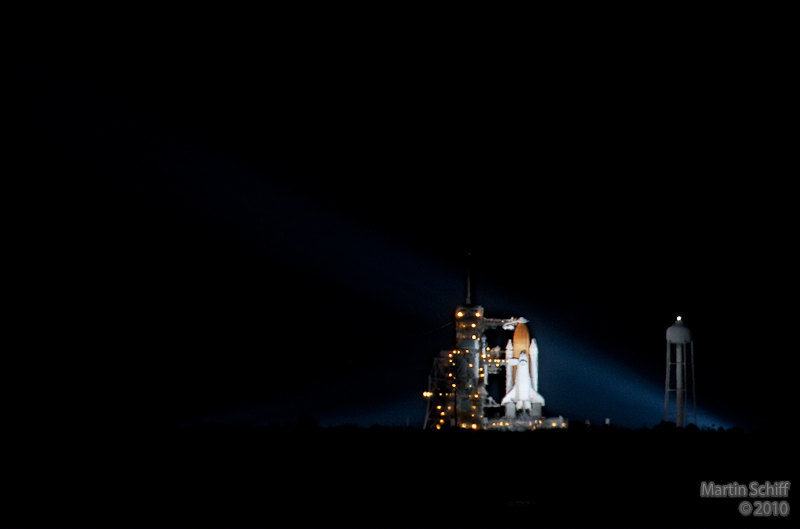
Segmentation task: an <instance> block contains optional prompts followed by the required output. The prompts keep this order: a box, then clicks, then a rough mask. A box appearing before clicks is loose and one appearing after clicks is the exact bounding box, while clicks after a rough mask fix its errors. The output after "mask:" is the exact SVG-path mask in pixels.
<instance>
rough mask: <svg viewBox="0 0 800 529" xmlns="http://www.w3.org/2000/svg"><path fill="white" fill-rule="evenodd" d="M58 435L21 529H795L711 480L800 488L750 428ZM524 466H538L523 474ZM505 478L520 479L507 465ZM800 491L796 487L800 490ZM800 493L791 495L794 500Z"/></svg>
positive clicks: (781, 453) (25, 486) (774, 444)
mask: <svg viewBox="0 0 800 529" xmlns="http://www.w3.org/2000/svg"><path fill="white" fill-rule="evenodd" d="M58 435H60V434H59V432H50V434H49V435H41V436H40V437H38V438H37V439H34V440H31V439H28V440H26V441H25V442H24V443H23V445H24V446H22V447H20V446H18V445H13V446H12V447H9V448H7V450H11V451H12V452H11V453H17V454H19V452H15V450H22V452H21V453H22V454H23V455H22V456H21V457H15V458H14V459H13V463H12V464H11V465H10V466H9V465H6V468H5V469H4V474H5V478H6V482H7V483H9V484H12V485H13V486H12V487H11V488H6V490H7V491H10V492H6V495H5V498H4V504H5V507H4V514H3V520H4V523H3V525H5V526H18V527H55V526H58V527H112V526H113V527H256V526H257V527H753V526H759V527H792V526H795V527H796V515H794V514H793V515H791V516H790V517H788V518H760V519H754V518H752V517H750V518H745V517H742V516H741V515H739V514H738V512H737V506H738V503H739V501H740V500H738V499H710V498H701V497H700V495H699V490H700V482H701V481H715V482H716V483H727V482H730V481H738V482H739V483H749V482H750V481H753V480H756V481H759V482H763V481H766V480H770V481H782V480H787V479H788V480H792V479H794V478H796V475H797V474H796V468H795V467H794V466H791V467H790V466H789V457H790V453H791V452H790V449H792V447H796V446H797V444H796V441H797V439H796V438H792V437H790V436H786V435H778V434H770V433H761V434H748V433H742V432H737V431H728V432H718V431H683V430H679V431H674V430H672V431H660V432H659V431H652V430H650V431H646V430H642V431H625V430H615V429H610V430H600V429H595V430H582V429H573V430H570V431H552V432H535V433H534V432H531V433H518V434H509V433H500V432H451V433H439V432H421V431H414V430H393V429H383V428H373V429H369V430H359V429H350V428H346V427H343V428H338V429H318V428H315V427H314V425H313V423H309V424H307V425H303V424H302V423H300V424H299V425H297V426H292V427H275V428H268V429H258V430H253V429H232V430H224V429H207V430H204V429H192V430H182V431H173V432H172V433H170V434H167V433H165V432H164V430H161V431H160V432H158V433H155V432H154V433H152V434H143V433H141V432H140V433H138V434H131V433H130V432H127V433H126V432H108V431H107V432H100V433H98V434H97V435H95V436H93V437H80V438H78V437H71V438H70V439H69V440H68V441H67V442H61V443H60V444H58V445H55V446H57V447H56V448H54V444H53V442H52V439H53V437H55V436H58ZM520 460H521V461H522V462H524V464H525V465H526V467H527V468H529V469H531V470H529V471H525V472H520V471H516V470H514V469H513V465H514V463H515V461H520ZM506 469H507V470H506ZM792 492H793V491H792ZM795 495H796V493H794V494H792V493H790V496H789V498H788V500H789V502H790V505H792V506H793V507H794V505H793V502H792V501H791V500H792V498H793V496H795Z"/></svg>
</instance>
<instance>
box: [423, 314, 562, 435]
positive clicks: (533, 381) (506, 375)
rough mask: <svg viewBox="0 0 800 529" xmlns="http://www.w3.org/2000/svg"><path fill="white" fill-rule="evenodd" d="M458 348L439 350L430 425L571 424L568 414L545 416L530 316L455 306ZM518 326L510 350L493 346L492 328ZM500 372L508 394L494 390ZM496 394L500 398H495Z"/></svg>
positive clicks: (519, 427) (429, 395) (429, 393)
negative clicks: (502, 315)
mask: <svg viewBox="0 0 800 529" xmlns="http://www.w3.org/2000/svg"><path fill="white" fill-rule="evenodd" d="M454 318H455V321H454V323H455V331H456V332H455V334H456V336H455V347H454V348H453V349H448V350H443V351H440V352H439V354H438V355H437V356H436V357H435V358H434V360H433V366H432V367H431V373H430V376H429V377H428V389H427V390H426V391H425V392H423V396H424V397H425V398H426V399H427V400H428V406H427V412H426V414H425V425H424V427H425V429H434V430H442V429H450V428H462V429H470V430H506V431H527V430H537V429H553V428H566V427H567V421H566V420H564V418H563V417H560V416H559V417H544V416H543V414H542V409H543V407H544V404H545V400H544V397H542V395H540V394H539V347H538V344H537V343H536V339H535V338H533V339H531V338H530V335H529V332H528V327H527V325H526V324H527V323H528V320H526V319H525V318H508V319H497V318H487V317H486V315H485V312H484V309H483V307H481V306H480V305H474V306H472V305H467V306H460V307H456V310H455V313H454ZM492 329H497V330H501V331H509V332H511V331H513V336H512V337H511V338H510V339H508V341H507V343H506V345H505V349H501V348H500V346H499V345H495V346H494V347H491V346H490V344H489V343H488V338H487V336H486V331H487V330H492ZM497 377H501V379H502V381H504V387H505V392H504V393H503V395H499V394H498V395H495V396H493V395H492V394H491V389H492V386H496V385H497V384H493V383H490V382H496V379H497ZM495 397H497V398H495Z"/></svg>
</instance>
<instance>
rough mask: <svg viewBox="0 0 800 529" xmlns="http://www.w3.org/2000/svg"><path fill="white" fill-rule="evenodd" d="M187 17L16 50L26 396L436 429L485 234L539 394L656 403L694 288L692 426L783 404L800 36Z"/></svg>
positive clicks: (791, 293)
mask: <svg viewBox="0 0 800 529" xmlns="http://www.w3.org/2000/svg"><path fill="white" fill-rule="evenodd" d="M186 25H187V26H191V30H190V31H188V32H187V33H180V34H173V32H172V29H173V28H171V27H170V25H169V23H168V22H167V23H165V27H164V28H161V29H160V30H159V31H156V32H155V34H154V33H150V32H144V31H142V32H139V31H134V30H132V29H131V28H126V30H125V31H123V32H122V33H121V34H118V32H117V30H118V29H119V28H117V27H116V26H113V25H110V26H109V27H108V28H107V29H106V30H105V31H103V32H101V33H98V34H92V35H91V36H87V34H86V33H82V32H77V31H76V33H75V34H68V35H64V38H61V35H60V34H59V35H52V34H48V36H47V37H42V38H38V37H36V36H35V35H33V36H29V38H28V39H27V40H22V41H20V42H19V43H18V45H17V47H16V50H17V51H16V54H15V58H16V59H18V60H17V61H15V63H14V65H13V66H12V69H11V70H10V75H9V76H7V81H6V82H7V83H10V84H11V85H12V87H13V88H14V93H15V95H14V97H13V98H11V99H9V100H8V101H7V105H8V106H9V107H10V108H11V113H12V120H11V124H12V128H11V131H12V136H13V140H12V141H11V143H10V147H11V148H10V152H11V160H10V163H9V165H7V166H6V167H7V169H6V171H4V173H5V178H4V185H5V187H6V191H5V193H4V198H5V201H4V202H5V206H4V213H5V218H6V221H5V225H6V236H5V251H4V256H5V257H4V259H5V261H6V265H7V266H6V272H5V277H6V286H5V291H6V302H7V305H6V306H7V309H9V310H8V314H7V315H6V321H7V325H8V326H9V328H10V329H11V333H12V336H13V339H11V340H9V342H8V343H9V344H10V345H9V346H8V347H7V348H6V350H5V354H4V356H5V359H6V364H7V367H6V368H5V369H4V375H5V377H7V378H8V381H7V382H5V383H4V389H5V390H6V391H7V392H8V393H7V397H6V398H5V399H4V400H5V402H4V407H5V408H6V410H7V411H6V412H5V416H6V419H7V420H11V421H13V422H15V423H17V424H23V425H27V426H30V427H49V426H51V425H59V426H66V427H68V428H75V429H76V430H79V429H87V428H88V429H91V428H95V427H104V426H108V425H112V426H131V425H133V426H141V427H148V428H149V427H167V426H174V425H187V424H204V423H209V422H210V423H226V424H274V423H280V422H286V421H295V420H297V419H298V418H299V417H304V416H310V417H313V418H314V419H315V420H316V421H318V422H319V423H321V424H323V425H334V424H342V423H356V424H361V425H365V426H367V425H369V424H372V423H379V424H385V425H405V424H406V423H407V422H408V423H409V424H411V425H412V426H417V427H419V426H421V424H422V420H423V414H424V401H423V399H422V398H421V393H422V391H423V390H424V389H425V384H426V378H427V375H428V372H429V369H430V365H431V359H432V358H433V356H434V355H435V354H436V353H437V352H438V351H439V349H446V348H449V347H451V346H452V341H453V328H452V326H448V325H447V324H448V323H449V322H450V320H451V318H452V313H453V309H454V307H455V306H456V305H457V304H460V303H463V299H464V273H465V266H466V265H465V254H466V252H467V251H471V252H472V253H473V258H472V270H473V279H474V281H473V284H474V296H473V297H474V300H475V301H477V302H478V303H480V304H481V305H482V306H483V307H484V308H485V309H486V313H487V315H489V316H490V317H510V316H524V317H526V318H528V319H529V320H530V322H531V323H530V324H529V326H530V327H531V329H532V334H533V335H534V336H536V337H537V338H538V340H539V347H540V354H541V356H540V388H541V392H542V394H543V395H544V396H545V398H546V399H547V407H546V413H548V414H555V415H558V414H562V415H564V416H565V417H568V418H569V419H571V420H573V421H579V422H583V420H584V419H586V418H589V419H591V420H592V421H593V422H600V421H602V419H603V418H605V417H610V418H611V420H612V421H613V422H614V423H615V424H620V425H624V426H630V427H639V426H641V425H646V426H648V427H649V426H653V425H654V424H656V423H658V421H660V420H661V406H662V403H663V400H662V399H663V379H664V333H665V329H666V328H667V327H668V326H669V325H670V324H671V323H672V322H673V321H674V319H675V317H676V316H677V315H682V316H683V318H684V321H685V322H686V324H687V325H688V326H689V327H690V328H691V330H692V332H693V335H694V338H695V346H696V351H697V359H696V361H697V365H696V369H697V392H698V404H699V408H700V415H701V421H705V423H706V424H711V423H713V424H715V425H725V426H741V427H744V428H747V429H750V428H756V429H757V428H779V427H782V426H785V425H786V424H787V423H788V420H789V419H788V416H789V413H790V412H793V411H794V410H790V407H789V402H792V401H793V400H796V399H795V398H794V395H793V393H790V391H791V389H792V386H791V382H792V381H793V379H794V378H795V377H794V376H793V375H790V369H789V362H790V361H791V359H792V355H793V354H794V351H795V349H796V347H793V346H792V343H793V342H791V341H789V340H788V338H787V336H788V331H789V329H792V328H794V327H795V326H796V321H795V320H796V318H795V317H794V315H795V314H796V308H795V304H796V302H795V301H794V300H795V298H796V295H797V280H796V270H797V257H796V247H797V242H796V241H797V235H796V233H797V231H796V219H795V215H794V211H795V209H796V205H795V203H796V199H795V196H796V191H795V189H794V187H795V182H794V178H791V175H793V174H795V173H796V169H792V167H793V165H791V162H793V161H794V157H795V156H794V154H795V150H796V145H794V144H795V143H796V142H795V141H792V140H793V136H792V132H791V131H792V130H793V127H794V123H795V121H796V120H794V119H793V118H792V117H791V116H790V114H789V103H788V100H789V99H788V96H789V93H790V92H792V90H790V85H789V71H787V68H786V66H785V65H784V64H783V62H782V59H781V58H780V55H779V54H778V53H777V51H778V50H780V49H782V43H780V42H778V41H777V40H776V41H774V42H773V41H762V42H761V47H759V48H753V47H750V45H749V44H741V45H734V44H731V43H730V42H727V41H725V40H724V39H723V40H721V41H720V40H715V39H709V40H707V41H695V40H691V39H682V38H679V37H678V36H676V37H675V40H673V41H669V42H655V43H649V44H650V45H648V46H642V45H641V40H640V38H641V36H639V37H636V38H633V40H626V39H612V40H613V44H610V45H609V46H604V47H602V48H598V47H595V46H594V45H590V43H586V42H581V43H577V42H573V41H570V40H569V39H563V40H550V39H546V38H544V37H536V38H531V39H528V38H526V36H525V35H524V34H523V33H516V32H514V31H511V32H509V34H507V35H505V36H504V39H503V40H497V39H494V38H491V39H488V38H487V39H485V40H482V38H481V35H483V33H481V32H480V31H479V29H480V28H479V27H472V28H471V30H470V31H467V30H464V31H465V33H468V34H471V35H473V36H474V37H475V38H474V39H467V38H466V37H465V35H461V34H459V35H458V36H453V35H451V34H450V33H449V32H445V31H443V30H442V27H441V25H440V23H438V22H436V23H431V25H430V27H425V28H424V29H421V28H417V29H416V30H414V31H412V30H411V29H410V28H407V27H405V26H403V27H404V28H405V29H401V28H396V27H391V28H388V27H383V26H379V25H376V26H373V27H372V28H371V29H364V28H360V27H359V30H358V31H355V30H353V29H352V28H349V27H348V28H344V27H343V26H340V25H329V24H327V23H326V21H325V20H324V17H320V18H314V20H313V21H312V20H309V19H304V18H301V19H292V21H291V23H290V22H285V23H284V22H282V21H281V20H276V21H272V22H271V23H269V24H266V25H265V26H262V27H260V28H259V29H258V30H256V28H255V27H254V26H248V27H247V28H238V27H237V26H236V25H235V24H234V25H225V27H224V28H219V27H217V26H214V25H213V24H211V25H209V23H208V22H206V23H205V24H204V25H203V26H202V27H200V26H192V25H191V24H189V23H187V24H186ZM67 33H69V32H67ZM67 37H68V38H67ZM779 37H780V35H776V36H775V39H778V38H779ZM637 39H638V40H637ZM505 339H507V338H503V341H502V342H501V343H500V342H499V343H496V344H492V345H501V347H502V346H504V345H505ZM790 395H791V396H790Z"/></svg>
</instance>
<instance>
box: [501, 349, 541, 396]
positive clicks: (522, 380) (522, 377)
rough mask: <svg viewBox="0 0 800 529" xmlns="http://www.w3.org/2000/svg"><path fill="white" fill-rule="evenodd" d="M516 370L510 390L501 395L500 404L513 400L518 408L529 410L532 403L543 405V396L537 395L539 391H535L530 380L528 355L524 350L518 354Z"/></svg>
mask: <svg viewBox="0 0 800 529" xmlns="http://www.w3.org/2000/svg"><path fill="white" fill-rule="evenodd" d="M537 371H538V369H537ZM516 372H517V373H516V376H515V378H514V385H513V386H512V387H511V391H509V392H508V394H507V395H506V396H505V397H503V401H502V402H501V403H500V404H507V403H509V402H513V403H514V404H515V405H516V407H517V409H518V410H530V409H531V407H532V405H533V404H541V405H542V406H544V397H542V396H541V395H539V392H538V391H536V388H535V387H534V384H533V381H532V380H531V370H530V367H528V355H527V354H526V353H525V352H522V353H520V355H519V363H518V364H517V369H516Z"/></svg>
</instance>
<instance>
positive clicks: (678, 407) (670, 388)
mask: <svg viewBox="0 0 800 529" xmlns="http://www.w3.org/2000/svg"><path fill="white" fill-rule="evenodd" d="M687 365H688V371H687ZM673 373H674V375H675V377H674V378H675V382H674V384H673V382H672V378H673V376H672V375H673ZM688 375H690V376H691V399H692V414H693V416H694V422H695V424H697V402H696V400H695V392H694V342H693V341H692V333H691V332H689V328H688V327H686V325H685V324H684V323H683V318H681V317H680V316H678V317H677V318H676V319H675V323H673V324H672V325H671V326H670V327H669V328H668V329H667V375H666V379H665V380H664V420H665V421H668V420H669V419H671V418H672V414H671V411H670V400H671V399H670V394H671V393H675V425H676V426H686V401H687V398H686V397H687V388H688V387H689V384H688V382H689V380H688Z"/></svg>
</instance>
